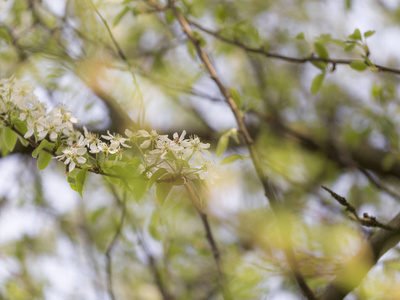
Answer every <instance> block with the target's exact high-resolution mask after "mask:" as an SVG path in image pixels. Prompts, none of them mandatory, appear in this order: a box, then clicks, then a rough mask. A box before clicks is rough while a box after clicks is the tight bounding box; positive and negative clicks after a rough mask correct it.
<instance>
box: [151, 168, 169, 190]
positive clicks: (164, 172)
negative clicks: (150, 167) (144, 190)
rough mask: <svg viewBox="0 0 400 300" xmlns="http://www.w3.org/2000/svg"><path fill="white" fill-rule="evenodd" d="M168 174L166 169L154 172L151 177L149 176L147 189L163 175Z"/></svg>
mask: <svg viewBox="0 0 400 300" xmlns="http://www.w3.org/2000/svg"><path fill="white" fill-rule="evenodd" d="M166 173H168V171H167V170H166V169H158V170H157V171H155V172H154V174H153V175H151V177H150V180H149V189H150V188H151V187H152V186H153V184H154V183H155V182H156V181H157V180H158V178H160V177H161V176H163V175H164V174H166Z"/></svg>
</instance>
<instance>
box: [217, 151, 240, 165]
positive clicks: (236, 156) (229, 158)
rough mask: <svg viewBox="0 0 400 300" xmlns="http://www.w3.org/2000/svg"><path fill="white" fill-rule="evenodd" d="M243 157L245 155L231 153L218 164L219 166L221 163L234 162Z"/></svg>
mask: <svg viewBox="0 0 400 300" xmlns="http://www.w3.org/2000/svg"><path fill="white" fill-rule="evenodd" d="M244 158H246V157H245V156H243V155H239V154H233V155H230V156H227V157H225V158H224V159H223V160H222V161H221V162H220V163H219V164H220V165H221V166H222V165H227V164H230V163H233V162H235V161H237V160H239V159H244Z"/></svg>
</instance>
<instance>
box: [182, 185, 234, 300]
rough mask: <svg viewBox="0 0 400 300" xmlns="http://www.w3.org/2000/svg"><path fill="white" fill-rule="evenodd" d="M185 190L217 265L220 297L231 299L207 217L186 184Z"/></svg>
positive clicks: (226, 299)
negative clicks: (201, 223)
mask: <svg viewBox="0 0 400 300" xmlns="http://www.w3.org/2000/svg"><path fill="white" fill-rule="evenodd" d="M185 188H186V190H187V191H188V193H189V195H190V199H191V200H192V202H193V204H194V207H195V208H196V211H197V213H198V214H199V216H200V218H201V221H202V222H203V226H204V229H205V231H206V238H207V241H208V244H209V245H210V248H211V250H212V253H213V256H214V260H215V264H216V265H217V269H218V278H219V283H220V286H221V290H222V295H223V297H224V299H225V300H229V299H233V298H232V294H231V292H230V290H229V287H228V282H227V280H226V276H225V272H224V269H223V266H222V260H221V252H220V251H219V249H218V246H217V243H216V242H215V239H214V236H213V234H212V231H211V227H210V223H209V222H208V216H207V214H206V213H205V212H204V210H203V209H202V208H201V206H200V205H199V203H200V201H199V199H198V198H197V196H196V194H195V192H194V191H193V188H192V187H191V185H190V184H189V183H188V182H186V183H185Z"/></svg>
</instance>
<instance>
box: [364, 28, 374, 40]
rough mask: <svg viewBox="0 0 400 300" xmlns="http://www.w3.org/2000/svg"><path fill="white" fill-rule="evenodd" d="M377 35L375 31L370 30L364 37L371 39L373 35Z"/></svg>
mask: <svg viewBox="0 0 400 300" xmlns="http://www.w3.org/2000/svg"><path fill="white" fill-rule="evenodd" d="M374 33H375V30H369V31H367V32H364V37H365V38H367V37H370V36H371V35H373V34H374Z"/></svg>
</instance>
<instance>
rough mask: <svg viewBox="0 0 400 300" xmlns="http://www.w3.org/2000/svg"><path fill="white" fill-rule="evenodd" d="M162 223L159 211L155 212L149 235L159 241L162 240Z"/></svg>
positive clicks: (151, 220) (151, 219) (152, 216)
mask: <svg viewBox="0 0 400 300" xmlns="http://www.w3.org/2000/svg"><path fill="white" fill-rule="evenodd" d="M161 229H162V222H161V219H160V215H159V213H158V211H157V210H155V211H154V212H153V214H152V215H151V218H150V223H149V233H150V235H151V236H152V237H153V238H154V239H155V240H157V241H161V240H162V237H163V235H162V230H161Z"/></svg>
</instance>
